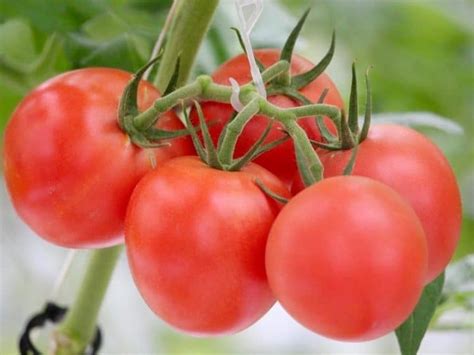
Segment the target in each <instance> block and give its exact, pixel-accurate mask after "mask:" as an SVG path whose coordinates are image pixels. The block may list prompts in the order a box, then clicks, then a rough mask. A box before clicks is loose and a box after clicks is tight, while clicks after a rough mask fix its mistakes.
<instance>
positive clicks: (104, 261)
mask: <svg viewBox="0 0 474 355" xmlns="http://www.w3.org/2000/svg"><path fill="white" fill-rule="evenodd" d="M122 248H123V247H122V246H121V245H119V246H115V247H111V248H105V249H98V250H95V251H94V252H93V253H92V254H91V256H90V259H89V262H88V266H87V270H86V273H85V276H84V279H83V281H82V284H81V287H80V289H79V293H78V294H77V296H76V299H75V301H74V303H73V305H72V307H71V308H70V309H69V311H68V312H67V314H66V318H65V320H64V321H63V322H62V323H61V325H60V327H59V328H58V329H57V330H56V333H55V335H54V337H55V347H56V348H55V353H56V354H58V355H62V354H64V355H65V354H81V353H84V350H85V349H86V347H87V345H88V344H89V342H90V341H91V339H92V337H93V335H94V333H95V331H96V327H97V325H96V324H97V317H98V314H99V310H100V306H101V305H102V301H103V299H104V296H105V293H106V291H107V287H108V285H109V282H110V278H111V277H112V273H113V271H114V268H115V265H116V264H117V260H118V258H119V256H120V253H121V251H122Z"/></svg>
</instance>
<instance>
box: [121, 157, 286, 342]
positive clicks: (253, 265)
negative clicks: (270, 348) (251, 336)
mask: <svg viewBox="0 0 474 355" xmlns="http://www.w3.org/2000/svg"><path fill="white" fill-rule="evenodd" d="M256 178H258V179H260V180H261V181H262V182H263V183H264V184H265V185H266V186H267V187H268V188H269V189H271V190H272V191H275V192H276V193H278V194H280V195H282V196H285V197H289V191H288V190H287V188H286V187H285V186H284V185H283V183H282V182H281V181H280V180H279V179H278V178H276V177H275V176H274V175H273V174H271V173H270V172H268V171H266V170H265V169H264V168H262V167H260V166H258V165H256V164H253V163H250V164H249V165H247V166H245V167H244V168H243V169H242V170H241V171H238V172H228V171H227V172H226V171H222V170H217V169H213V168H210V167H208V166H207V165H205V164H204V163H202V162H201V161H200V160H199V158H197V157H179V158H175V159H171V160H169V161H167V162H166V163H165V164H164V165H162V166H161V168H160V169H156V170H154V171H152V172H150V173H148V174H147V175H146V176H145V177H144V178H143V179H142V180H141V181H140V183H139V184H138V185H137V187H136V188H135V191H134V192H133V195H132V198H131V201H130V204H129V207H128V211H127V217H126V231H125V244H126V249H127V256H128V261H129V265H130V269H131V272H132V276H133V279H134V281H135V284H136V286H137V288H138V290H139V291H140V293H141V295H142V297H143V298H144V300H145V301H146V303H147V304H148V306H149V307H150V308H151V309H152V310H153V311H154V312H155V313H156V314H157V315H158V316H159V317H160V318H161V319H163V320H164V321H165V322H167V323H168V324H169V325H171V326H172V327H174V328H176V329H179V330H180V331H182V332H186V333H189V334H192V335H199V336H214V335H223V334H232V333H236V332H238V331H240V330H243V329H245V328H247V327H249V326H250V325H251V324H253V323H254V322H255V321H257V320H258V319H260V318H261V317H262V316H263V315H264V314H265V313H266V312H267V311H268V310H269V309H270V308H271V306H272V305H273V304H274V302H275V298H274V296H273V294H272V292H271V291H270V288H269V286H268V282H267V277H266V274H265V246H266V242H267V237H268V232H269V230H270V228H271V225H272V223H273V220H274V219H275V217H276V215H277V213H278V211H279V210H280V208H281V205H280V204H279V203H277V202H275V201H274V200H273V199H271V198H270V197H268V196H266V195H265V194H264V192H263V191H262V190H261V189H260V188H259V187H258V186H257V185H256V184H255V179H256Z"/></svg>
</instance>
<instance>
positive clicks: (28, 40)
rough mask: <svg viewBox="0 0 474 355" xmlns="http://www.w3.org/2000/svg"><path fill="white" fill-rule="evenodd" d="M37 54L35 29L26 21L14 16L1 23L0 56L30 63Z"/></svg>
mask: <svg viewBox="0 0 474 355" xmlns="http://www.w3.org/2000/svg"><path fill="white" fill-rule="evenodd" d="M35 55H36V53H35V44H34V38H33V31H32V30H31V28H30V26H29V25H28V24H27V23H26V22H25V21H23V20H20V19H16V18H14V19H11V20H8V21H7V22H5V23H2V24H0V56H2V57H6V58H8V59H10V60H14V61H19V62H20V63H28V62H30V61H31V58H33V57H34V56H35Z"/></svg>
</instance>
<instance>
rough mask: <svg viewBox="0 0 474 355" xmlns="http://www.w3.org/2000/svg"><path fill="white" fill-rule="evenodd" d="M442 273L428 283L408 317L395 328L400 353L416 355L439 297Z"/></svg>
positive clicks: (442, 279) (442, 281) (441, 286)
mask: <svg viewBox="0 0 474 355" xmlns="http://www.w3.org/2000/svg"><path fill="white" fill-rule="evenodd" d="M443 284H444V273H442V274H441V275H440V276H438V277H437V278H436V279H435V280H434V281H432V282H431V283H430V284H428V285H427V286H426V287H425V289H424V290H423V294H422V295H421V298H420V300H419V301H418V304H417V305H416V308H415V310H414V311H413V313H412V314H411V315H410V316H409V317H408V319H407V320H406V321H405V322H404V323H403V324H402V325H401V326H399V327H398V328H397V330H396V332H395V333H396V335H397V339H398V343H399V345H400V349H401V352H402V355H416V353H417V352H418V348H419V347H420V344H421V341H422V340H423V337H424V336H425V333H426V330H427V329H428V325H429V324H430V321H431V317H432V316H433V314H434V312H435V310H436V306H437V305H438V302H439V300H440V297H441V290H442V289H443Z"/></svg>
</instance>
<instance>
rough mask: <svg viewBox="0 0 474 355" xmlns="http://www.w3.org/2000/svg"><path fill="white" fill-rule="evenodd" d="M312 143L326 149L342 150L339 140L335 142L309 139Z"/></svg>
mask: <svg viewBox="0 0 474 355" xmlns="http://www.w3.org/2000/svg"><path fill="white" fill-rule="evenodd" d="M309 141H310V142H311V144H312V145H313V146H315V147H317V148H322V149H326V150H341V145H340V144H339V143H338V142H334V143H329V144H328V143H323V142H318V141H315V140H313V139H310V140H309Z"/></svg>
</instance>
